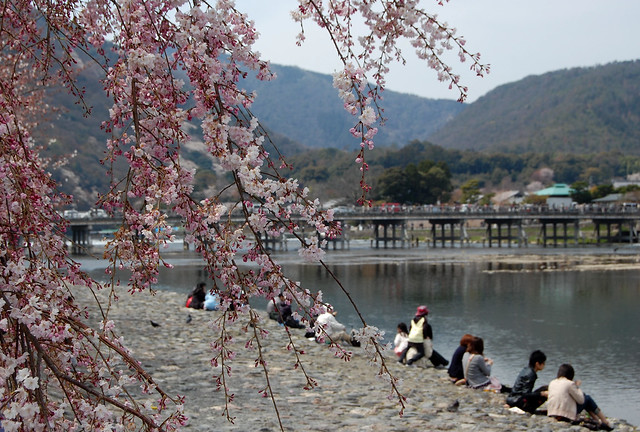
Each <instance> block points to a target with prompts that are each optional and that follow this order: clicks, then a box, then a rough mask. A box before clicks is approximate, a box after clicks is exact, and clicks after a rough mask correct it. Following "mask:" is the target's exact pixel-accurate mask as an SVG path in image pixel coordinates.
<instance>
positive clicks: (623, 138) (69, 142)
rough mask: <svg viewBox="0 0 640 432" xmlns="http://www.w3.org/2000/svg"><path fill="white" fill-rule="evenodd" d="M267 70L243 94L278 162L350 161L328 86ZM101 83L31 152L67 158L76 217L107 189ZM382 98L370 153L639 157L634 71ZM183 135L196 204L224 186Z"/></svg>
mask: <svg viewBox="0 0 640 432" xmlns="http://www.w3.org/2000/svg"><path fill="white" fill-rule="evenodd" d="M273 68H274V70H275V72H276V73H277V74H278V76H279V78H278V79H277V80H275V81H271V82H268V83H263V82H257V81H255V80H250V81H248V82H247V83H246V86H247V87H248V89H252V90H253V89H255V90H256V91H257V92H258V96H259V97H258V99H257V102H256V103H255V105H254V107H253V108H252V111H253V112H254V113H255V114H256V115H257V116H258V117H259V118H260V119H261V121H262V123H263V125H264V126H265V127H266V128H267V130H269V133H270V136H271V138H272V139H273V140H274V142H275V144H276V145H277V146H278V148H279V149H280V150H281V151H282V153H283V154H284V155H285V156H291V155H303V156H304V155H305V154H306V152H308V151H309V150H310V149H339V150H347V151H351V150H353V149H354V148H355V147H356V146H357V145H358V141H357V140H356V139H354V138H352V137H351V136H350V134H349V132H348V130H349V128H350V127H351V126H352V125H353V123H354V119H353V118H352V117H350V116H349V115H348V114H347V113H346V112H345V111H344V110H343V109H342V104H341V102H340V100H339V99H338V96H337V94H336V91H335V89H334V88H333V87H332V77H331V76H329V75H323V74H318V73H314V72H307V71H304V70H302V69H299V68H295V67H287V66H278V65H274V66H273ZM100 73H101V71H100V70H98V69H96V68H92V67H88V68H86V69H85V70H83V72H82V74H81V76H80V83H81V85H82V86H85V87H86V101H87V102H88V103H89V104H90V105H91V106H92V107H93V112H94V115H95V116H94V117H90V118H85V117H83V116H82V112H81V110H80V108H79V107H78V106H77V105H75V104H74V102H75V101H74V100H73V99H72V98H71V97H69V96H66V95H64V94H61V93H57V94H54V95H52V100H51V106H61V107H63V108H64V110H63V111H61V112H57V111H52V112H51V114H50V117H49V118H47V119H42V120H43V121H42V122H41V123H42V125H43V126H42V128H41V129H40V131H39V134H36V137H37V138H38V141H39V142H41V143H47V150H48V151H47V155H48V156H51V157H53V158H56V157H58V156H61V155H71V154H73V153H74V152H75V153H76V156H75V157H73V158H72V159H71V160H70V162H69V164H68V165H66V166H64V167H62V168H61V169H59V170H57V171H56V172H55V173H54V178H55V179H56V181H58V182H59V183H60V184H61V186H62V189H63V191H64V192H67V193H70V194H73V195H74V197H75V199H76V201H77V202H78V203H79V207H80V208H81V209H85V208H87V207H89V206H92V205H93V204H94V203H95V202H96V200H97V197H98V192H99V191H105V190H106V189H107V187H108V180H109V179H108V178H107V176H105V175H104V174H103V173H104V172H106V167H102V166H100V162H99V161H100V159H102V158H103V157H104V151H105V141H106V138H107V137H106V135H105V134H104V132H103V131H102V130H101V129H100V122H101V121H102V120H104V119H105V118H106V116H107V112H108V111H107V110H108V108H109V103H108V101H107V99H106V98H105V96H104V93H103V91H102V88H101V86H100V84H99V83H98V82H97V80H96V77H98V76H100ZM384 97H385V99H384V100H383V106H384V108H385V110H386V112H385V115H386V116H387V117H388V118H389V120H388V122H387V124H386V125H385V126H384V127H383V128H381V129H380V133H379V135H378V136H377V139H376V143H377V145H378V147H383V148H384V147H389V148H398V149H403V148H404V147H405V146H407V145H408V144H409V143H411V142H415V141H421V142H427V141H429V142H431V143H434V144H437V145H438V146H441V147H444V148H445V149H454V150H477V151H480V152H483V153H484V154H486V155H490V154H498V153H516V152H517V153H519V154H522V153H525V152H526V153H532V154H533V153H543V152H546V153H549V154H550V153H558V152H562V153H566V154H579V153H600V152H606V151H608V152H611V151H614V150H615V151H619V152H621V153H622V154H625V153H626V154H634V155H640V146H639V145H638V143H640V61H634V62H624V63H613V64H609V65H605V66H597V67H592V68H579V69H570V70H563V71H557V72H551V73H547V74H544V75H540V76H531V77H528V78H525V79H523V80H521V81H518V82H515V83H512V84H507V85H504V86H501V87H499V88H497V89H495V90H494V91H492V92H490V93H489V94H487V95H486V96H484V97H482V98H480V99H479V100H478V101H476V102H474V103H473V104H470V105H463V104H459V103H458V102H454V101H446V100H429V99H424V98H420V97H417V96H412V95H407V94H401V93H394V92H391V91H386V92H385V93H384ZM192 130H193V132H194V138H195V139H194V141H193V142H191V143H187V144H186V145H185V147H184V150H185V151H184V154H183V157H184V161H183V162H184V166H189V167H193V168H197V173H196V179H195V180H196V190H199V191H201V193H202V194H205V193H207V192H206V191H207V189H208V188H212V189H211V190H213V188H215V187H216V183H219V182H224V181H225V179H224V177H217V173H219V171H217V169H216V166H215V165H214V161H213V160H212V158H211V157H210V156H208V155H207V154H206V149H205V147H204V145H202V143H200V142H199V141H198V139H197V138H198V136H197V135H198V128H193V129H192ZM52 139H55V140H52ZM429 148H431V147H429ZM405 153H407V154H406V155H405ZM402 155H405V156H407V157H409V158H410V159H411V160H413V159H415V158H416V157H417V156H418V155H415V154H412V148H411V147H408V148H407V152H403V153H401V154H399V155H395V154H394V155H392V156H390V157H387V158H386V159H385V162H384V166H385V167H389V166H390V165H389V164H392V162H393V160H395V159H397V158H398V157H400V156H402ZM308 157H309V158H313V157H314V156H312V155H310V156H308ZM336 157H337V156H336ZM461 157H462V155H460V157H458V158H457V159H456V160H458V159H460V158H461ZM487 157H493V156H487ZM372 158H375V154H372V155H371V156H370V159H372ZM405 159H406V158H405ZM298 163H299V164H301V166H302V167H304V168H305V170H306V172H308V173H311V174H312V175H310V176H307V177H309V178H314V179H318V181H322V182H326V181H328V179H326V178H325V177H327V175H329V172H328V170H326V169H320V168H318V167H315V168H314V166H313V164H311V165H308V164H305V163H302V162H300V161H299V158H298ZM336 166H338V164H337V163H336ZM116 168H117V167H116ZM509 169H511V168H509ZM331 175H333V174H331ZM336 175H338V176H340V175H341V174H339V173H338V174H336ZM496 177H500V176H498V175H497V174H496ZM354 181H355V182H356V186H357V180H354ZM336 188H337V190H341V189H344V186H337V187H336Z"/></svg>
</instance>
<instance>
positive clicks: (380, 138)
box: [248, 65, 466, 150]
mask: <svg viewBox="0 0 640 432" xmlns="http://www.w3.org/2000/svg"><path fill="white" fill-rule="evenodd" d="M272 68H273V70H274V72H275V73H276V74H277V76H278V78H277V79H276V80H274V81H269V82H259V81H255V80H253V81H250V82H249V84H248V86H249V88H251V89H255V90H256V91H257V93H258V98H257V99H256V102H255V103H254V105H253V107H252V111H253V112H254V114H256V115H257V116H258V118H259V119H260V120H261V122H262V123H263V124H264V125H266V126H267V127H269V128H270V129H272V130H275V131H278V132H279V133H281V134H283V135H286V136H288V137H289V138H291V139H293V140H295V141H298V142H300V143H302V144H304V145H305V146H307V147H311V148H338V149H343V150H350V149H354V148H357V147H358V146H359V144H360V142H359V141H358V140H357V139H355V138H353V137H352V136H351V134H350V133H349V129H350V128H351V127H352V126H353V125H354V124H355V123H356V120H355V118H354V117H353V116H351V115H350V114H348V113H347V112H346V111H345V110H344V109H343V108H342V101H341V100H340V98H339V97H338V94H337V91H336V89H334V88H333V77H332V76H331V75H325V74H319V73H315V72H309V71H305V70H303V69H300V68H297V67H291V66H279V65H272ZM383 98H384V99H383V101H382V102H381V105H382V106H383V108H384V110H385V112H384V116H385V117H386V118H388V121H387V122H386V123H385V125H384V127H382V128H379V132H378V135H377V136H376V138H375V140H376V144H377V145H379V146H383V147H386V146H390V145H396V146H398V147H402V146H404V145H406V144H407V143H409V142H410V141H411V140H414V139H418V140H425V139H427V137H428V136H429V135H432V134H433V133H434V132H435V131H437V130H438V129H439V128H441V127H442V126H443V125H444V124H445V123H447V122H448V121H450V120H452V119H453V118H455V117H456V116H457V115H458V114H459V113H460V112H461V111H463V110H464V109H465V107H466V106H465V105H464V104H461V103H459V102H455V101H451V100H442V99H441V100H434V99H425V98H421V97H418V96H414V95H409V94H402V93H397V92H393V91H389V90H385V91H384V92H383Z"/></svg>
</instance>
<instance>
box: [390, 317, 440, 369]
mask: <svg viewBox="0 0 640 432" xmlns="http://www.w3.org/2000/svg"><path fill="white" fill-rule="evenodd" d="M428 314H429V309H427V307H426V306H422V305H421V306H418V309H417V310H416V316H415V317H413V319H412V320H411V328H410V329H409V343H408V344H407V347H406V348H405V350H404V351H403V352H402V354H400V358H399V359H398V362H399V363H404V360H405V357H406V356H407V352H408V351H409V350H410V349H411V348H415V350H416V351H417V352H418V353H417V354H416V355H414V356H413V357H412V358H410V359H409V360H407V366H411V365H412V364H413V363H414V362H416V361H417V360H420V359H421V358H422V357H424V356H425V352H424V340H425V339H427V338H429V339H431V338H432V337H433V335H432V334H431V332H432V330H431V326H430V325H428V324H427V315H428Z"/></svg>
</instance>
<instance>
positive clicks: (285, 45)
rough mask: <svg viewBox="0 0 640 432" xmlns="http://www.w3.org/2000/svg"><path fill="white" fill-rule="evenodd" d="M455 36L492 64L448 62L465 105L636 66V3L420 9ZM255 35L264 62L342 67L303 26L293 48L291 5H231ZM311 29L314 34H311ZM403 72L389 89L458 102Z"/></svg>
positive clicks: (488, 2)
mask: <svg viewBox="0 0 640 432" xmlns="http://www.w3.org/2000/svg"><path fill="white" fill-rule="evenodd" d="M422 3H423V4H424V5H426V7H429V8H430V11H433V12H435V13H437V14H438V16H439V18H441V19H442V20H444V21H447V22H448V23H449V24H450V25H451V26H453V27H456V28H457V29H458V32H457V34H458V35H459V36H464V38H465V39H466V40H467V48H468V49H470V50H471V51H474V52H480V53H481V54H482V60H483V62H484V63H489V64H491V73H490V74H489V75H487V76H485V77H484V78H476V77H475V76H473V75H472V74H468V75H466V76H465V74H467V70H468V66H467V65H466V64H460V63H455V56H454V57H452V58H451V59H452V60H451V61H450V63H451V64H452V65H453V66H454V69H455V70H456V71H457V72H458V73H459V74H461V75H462V76H463V82H464V84H466V85H467V86H468V87H469V99H468V101H469V102H472V101H474V100H475V99H477V98H479V97H481V96H482V95H484V94H485V93H487V92H488V91H490V90H492V89H494V88H495V87H498V86H500V85H501V84H505V83H509V82H513V81H517V80H519V79H521V78H524V77H525V76H528V75H538V74H542V73H545V72H549V71H554V70H559V69H566V68H571V67H578V66H595V65H601V64H606V63H610V62H613V61H624V60H635V59H640V22H639V21H640V1H639V0H608V1H605V0H450V2H449V3H447V4H445V5H444V6H439V5H438V4H437V2H436V0H428V1H423V2H422ZM236 4H237V6H238V8H239V9H241V10H243V11H246V12H247V13H248V14H249V16H250V17H251V18H252V19H253V20H254V21H255V22H256V26H257V28H258V31H259V32H260V35H261V36H260V41H259V43H258V45H257V50H258V51H260V52H261V53H262V57H263V59H265V60H271V62H272V63H277V64H283V65H295V66H299V67H301V68H303V69H307V70H311V71H316V72H321V73H333V72H334V71H336V70H338V69H339V68H340V64H339V63H338V62H337V60H335V58H336V56H335V54H334V52H333V50H332V46H331V45H330V43H329V41H328V38H327V37H326V35H325V34H324V33H322V32H321V31H320V30H315V29H314V28H312V25H311V24H307V26H306V28H305V32H306V35H307V41H306V42H305V44H304V45H303V46H302V47H298V46H296V44H295V36H296V34H297V33H298V29H299V27H298V26H296V25H295V23H293V21H292V20H291V18H290V16H289V11H290V10H291V9H293V8H295V5H296V4H297V2H296V1H294V0H237V1H236ZM312 30H313V31H312ZM410 51H411V48H410V47H409V48H407V49H405V56H407V57H409V58H408V63H407V65H406V66H401V65H396V66H394V67H392V71H391V75H390V76H389V77H388V79H387V88H388V89H390V90H394V91H400V92H404V93H412V94H417V95H419V96H424V97H428V98H435V99H437V98H442V99H457V97H458V94H457V92H456V91H454V90H449V89H448V84H445V83H440V82H439V81H438V80H437V79H436V74H435V72H433V71H431V70H430V69H428V68H426V66H425V65H424V64H422V63H421V62H420V61H419V60H417V59H416V58H415V57H414V56H412V55H410Z"/></svg>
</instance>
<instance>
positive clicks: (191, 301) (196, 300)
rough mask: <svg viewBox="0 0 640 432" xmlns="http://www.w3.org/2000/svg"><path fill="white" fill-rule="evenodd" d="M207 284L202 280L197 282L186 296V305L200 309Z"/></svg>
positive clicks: (202, 305)
mask: <svg viewBox="0 0 640 432" xmlns="http://www.w3.org/2000/svg"><path fill="white" fill-rule="evenodd" d="M206 288H207V284H206V283H204V282H200V283H198V285H196V287H195V288H194V289H193V291H191V293H190V294H189V297H187V303H186V306H187V307H188V308H192V309H202V308H203V307H204V300H205V297H206V295H207V292H206Z"/></svg>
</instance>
